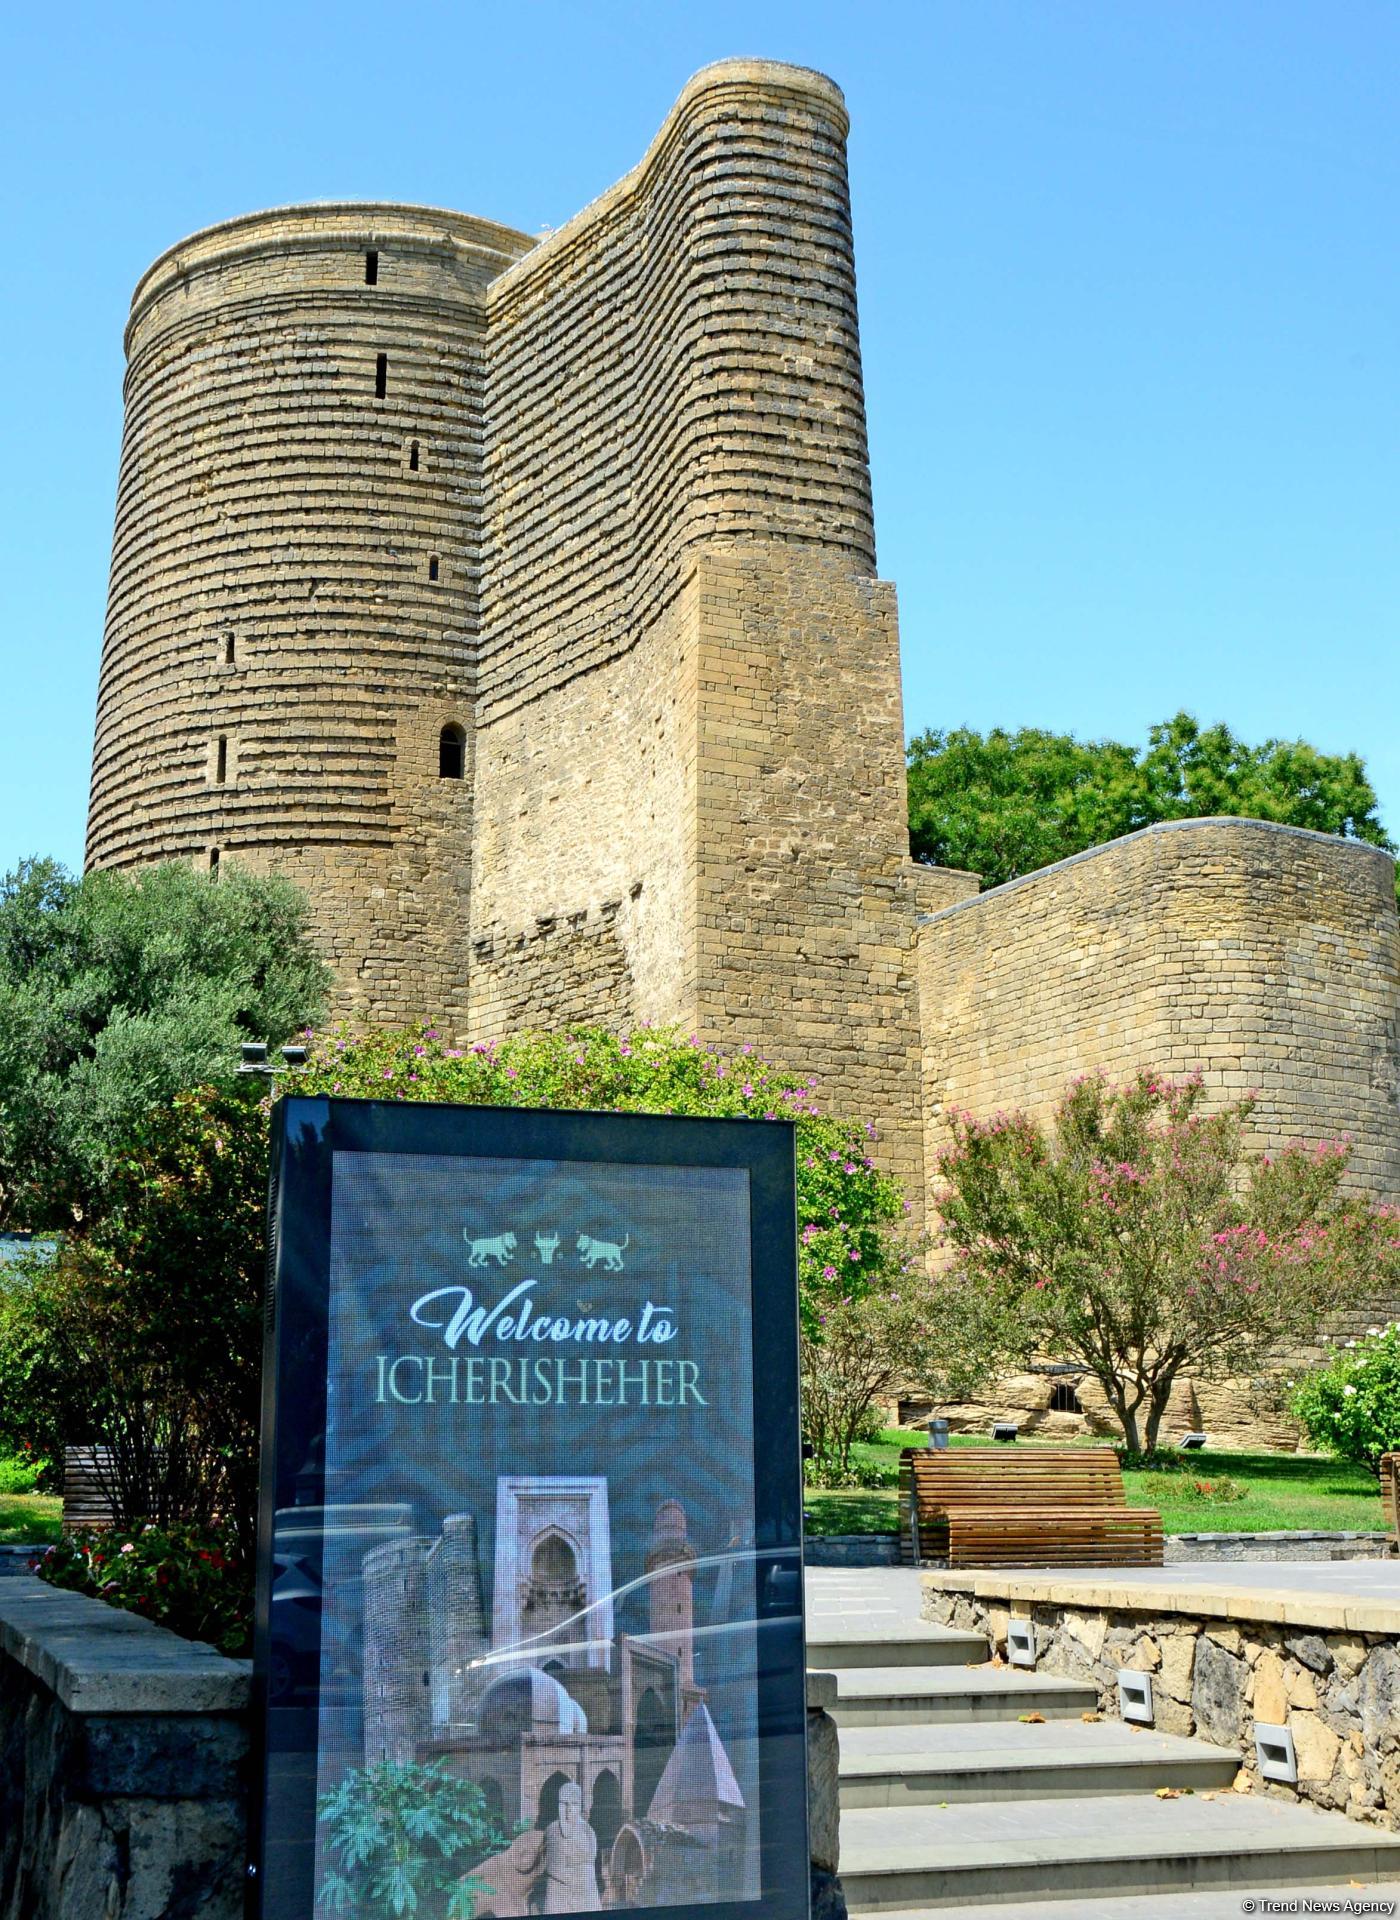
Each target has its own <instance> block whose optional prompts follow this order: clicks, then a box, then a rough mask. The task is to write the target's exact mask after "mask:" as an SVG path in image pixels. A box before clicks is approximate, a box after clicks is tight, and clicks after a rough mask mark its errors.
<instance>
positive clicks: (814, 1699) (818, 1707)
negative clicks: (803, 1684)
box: [807, 1669, 836, 1713]
mask: <svg viewBox="0 0 1400 1920" xmlns="http://www.w3.org/2000/svg"><path fill="white" fill-rule="evenodd" d="M835 1705H836V1675H835V1674H834V1673H813V1672H812V1671H810V1669H809V1671H808V1674H807V1711H808V1713H828V1712H830V1710H831V1708H832V1707H834V1706H835Z"/></svg>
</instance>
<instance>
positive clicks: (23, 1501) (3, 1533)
mask: <svg viewBox="0 0 1400 1920" xmlns="http://www.w3.org/2000/svg"><path fill="white" fill-rule="evenodd" d="M62 1517H63V1501H62V1499H61V1497H60V1496H59V1495H58V1494H56V1493H0V1547H7V1546H16V1545H25V1546H27V1545H28V1544H29V1543H30V1542H31V1541H33V1542H34V1543H36V1544H38V1543H39V1542H43V1543H44V1544H45V1545H47V1543H48V1542H49V1541H50V1540H57V1538H58V1536H59V1522H60V1520H61V1519H62Z"/></svg>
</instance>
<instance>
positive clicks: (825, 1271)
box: [822, 1267, 836, 1280]
mask: <svg viewBox="0 0 1400 1920" xmlns="http://www.w3.org/2000/svg"><path fill="white" fill-rule="evenodd" d="M835 1278H836V1269H835V1267H823V1268H822V1279H823V1280H834V1279H835Z"/></svg>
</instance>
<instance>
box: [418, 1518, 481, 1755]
mask: <svg viewBox="0 0 1400 1920" xmlns="http://www.w3.org/2000/svg"><path fill="white" fill-rule="evenodd" d="M427 1604H428V1659H429V1672H430V1673H431V1674H432V1688H431V1692H432V1718H433V1725H434V1727H435V1728H437V1729H439V1730H441V1729H442V1728H444V1727H447V1726H452V1725H456V1724H459V1723H461V1722H462V1721H464V1720H466V1719H467V1717H468V1703H469V1701H470V1699H471V1698H472V1697H473V1690H474V1687H475V1685H476V1681H477V1679H478V1674H477V1673H476V1672H475V1671H474V1667H473V1663H474V1662H476V1661H478V1660H480V1658H481V1657H482V1655H483V1654H485V1653H486V1651H487V1649H488V1647H489V1645H490V1637H489V1635H488V1633H487V1629H486V1616H485V1613H484V1611H483V1609H482V1604H481V1573H480V1569H479V1568H478V1566H477V1558H476V1519H475V1516H474V1515H472V1514H470V1513H450V1514H448V1516H447V1518H446V1519H445V1520H444V1521H443V1523H442V1536H441V1538H440V1539H439V1540H438V1541H437V1542H436V1544H435V1545H434V1547H433V1549H432V1551H431V1552H430V1553H429V1555H428V1584H427Z"/></svg>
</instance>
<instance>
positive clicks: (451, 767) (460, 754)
mask: <svg viewBox="0 0 1400 1920" xmlns="http://www.w3.org/2000/svg"><path fill="white" fill-rule="evenodd" d="M466 770H467V733H466V728H465V727H459V726H457V725H456V724H455V722H454V723H452V724H450V725H448V726H445V727H444V728H443V730H442V732H441V733H440V734H439V735H438V779H439V780H460V779H461V778H462V775H463V774H464V773H465V772H466Z"/></svg>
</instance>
